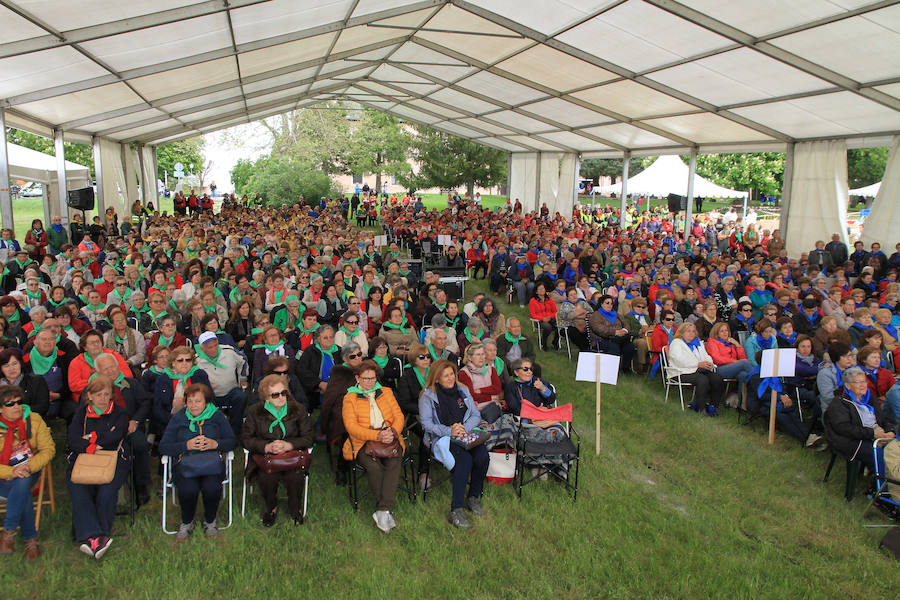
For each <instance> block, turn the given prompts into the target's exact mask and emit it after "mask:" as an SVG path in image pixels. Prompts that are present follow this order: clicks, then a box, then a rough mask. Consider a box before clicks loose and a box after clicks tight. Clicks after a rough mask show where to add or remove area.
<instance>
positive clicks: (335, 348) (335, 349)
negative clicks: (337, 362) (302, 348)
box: [316, 342, 338, 361]
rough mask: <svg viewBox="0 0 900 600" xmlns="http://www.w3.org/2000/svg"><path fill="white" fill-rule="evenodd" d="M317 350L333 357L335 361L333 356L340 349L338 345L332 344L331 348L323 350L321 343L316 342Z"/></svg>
mask: <svg viewBox="0 0 900 600" xmlns="http://www.w3.org/2000/svg"><path fill="white" fill-rule="evenodd" d="M316 348H318V349H319V352H321V353H322V354H327V355H328V356H331V360H332V361H334V356H332V355H333V354H334V353H335V352H337V349H338V347H337V344H331V347H330V348H328V349H327V350H326V349H324V348H322V346H320V345H319V342H316Z"/></svg>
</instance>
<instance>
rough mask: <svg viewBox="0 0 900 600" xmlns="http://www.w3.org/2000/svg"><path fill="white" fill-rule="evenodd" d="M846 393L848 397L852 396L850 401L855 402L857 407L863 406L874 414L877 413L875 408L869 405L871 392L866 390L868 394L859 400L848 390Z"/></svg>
mask: <svg viewBox="0 0 900 600" xmlns="http://www.w3.org/2000/svg"><path fill="white" fill-rule="evenodd" d="M844 392H845V393H846V394H847V395H848V396H850V399H851V400H853V403H854V404H856V405H857V406H862V407H863V408H865V409H866V410H867V411H869V412H870V413H872V414H874V413H875V408H874V407H873V406H872V405H871V404H869V400H870V399H871V398H872V392H870V391H869V390H866V393H865V394H863V397H862V398H857V397H856V396H855V395H854V394H853V392H851V391H850V390H848V389H847V388H844Z"/></svg>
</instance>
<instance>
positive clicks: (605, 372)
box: [575, 352, 619, 385]
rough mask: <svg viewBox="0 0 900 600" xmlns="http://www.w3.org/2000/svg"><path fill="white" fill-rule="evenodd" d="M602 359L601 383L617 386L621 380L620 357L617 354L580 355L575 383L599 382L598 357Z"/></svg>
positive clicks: (580, 353)
mask: <svg viewBox="0 0 900 600" xmlns="http://www.w3.org/2000/svg"><path fill="white" fill-rule="evenodd" d="M598 356H599V357H600V383H607V384H609V385H616V382H618V380H619V357H618V356H616V355H615V354H596V353H592V352H579V353H578V368H577V369H576V370H575V381H597V357H598Z"/></svg>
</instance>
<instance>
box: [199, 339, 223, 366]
mask: <svg viewBox="0 0 900 600" xmlns="http://www.w3.org/2000/svg"><path fill="white" fill-rule="evenodd" d="M194 350H196V351H197V354H198V355H199V356H200V358H203V359H206V360H207V361H208V362H210V363H212V365H213V366H214V367H219V368H220V369H224V368H226V367H225V365H223V364H221V363H219V362H218V360H219V357H220V356H222V346H219V351H218V352H216V355H215V356H210V355H208V354H207V353H206V352H204V351H203V348H201V347H200V344H197V345H196V346H194Z"/></svg>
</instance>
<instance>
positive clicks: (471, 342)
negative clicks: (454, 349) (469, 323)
mask: <svg viewBox="0 0 900 600" xmlns="http://www.w3.org/2000/svg"><path fill="white" fill-rule="evenodd" d="M465 336H466V339H467V340H469V343H470V344H474V343H475V341H474V340H473V339H472V332H471V331H470V330H469V329H468V328H466V331H465ZM475 337H476V338H477V339H479V340H480V339H481V338H483V337H484V329H482V330H480V331H479V332H478V335H476V336H475Z"/></svg>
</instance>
